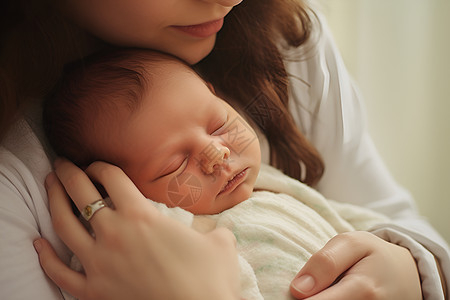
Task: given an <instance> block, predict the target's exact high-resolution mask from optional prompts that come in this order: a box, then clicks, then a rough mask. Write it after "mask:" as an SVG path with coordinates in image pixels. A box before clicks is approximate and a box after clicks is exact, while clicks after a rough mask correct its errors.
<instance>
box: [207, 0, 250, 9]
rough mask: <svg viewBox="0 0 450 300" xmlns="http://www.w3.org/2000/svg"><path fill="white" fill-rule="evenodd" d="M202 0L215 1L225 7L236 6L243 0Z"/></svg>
mask: <svg viewBox="0 0 450 300" xmlns="http://www.w3.org/2000/svg"><path fill="white" fill-rule="evenodd" d="M202 1H204V2H211V3H217V4H220V5H222V6H225V7H232V6H236V5H238V4H239V3H241V2H242V1H243V0H202Z"/></svg>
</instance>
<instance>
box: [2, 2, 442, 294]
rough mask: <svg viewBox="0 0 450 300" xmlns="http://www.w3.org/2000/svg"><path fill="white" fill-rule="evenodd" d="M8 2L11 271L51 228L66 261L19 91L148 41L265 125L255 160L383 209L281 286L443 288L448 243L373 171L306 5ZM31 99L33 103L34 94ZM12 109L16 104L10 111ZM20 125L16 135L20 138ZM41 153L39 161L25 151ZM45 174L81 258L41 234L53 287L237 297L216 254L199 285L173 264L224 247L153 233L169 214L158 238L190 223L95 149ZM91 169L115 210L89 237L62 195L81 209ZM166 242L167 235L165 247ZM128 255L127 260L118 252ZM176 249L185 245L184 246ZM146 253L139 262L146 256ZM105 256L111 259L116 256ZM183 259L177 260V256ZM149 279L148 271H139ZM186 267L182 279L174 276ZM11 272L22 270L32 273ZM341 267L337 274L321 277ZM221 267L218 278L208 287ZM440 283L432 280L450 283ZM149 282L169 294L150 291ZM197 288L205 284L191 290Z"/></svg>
mask: <svg viewBox="0 0 450 300" xmlns="http://www.w3.org/2000/svg"><path fill="white" fill-rule="evenodd" d="M10 2H11V3H10V4H9V6H8V7H7V9H5V10H2V11H4V12H6V13H8V14H7V15H14V16H15V18H14V19H12V20H10V21H9V22H8V20H6V21H4V23H5V25H4V26H3V27H4V28H5V30H3V32H2V39H4V40H5V43H2V44H4V45H5V46H4V47H3V49H2V77H1V78H2V84H3V85H4V86H5V88H2V93H3V95H2V105H4V107H5V109H2V113H3V115H2V119H1V121H2V125H1V128H2V129H1V133H2V134H3V136H4V138H3V141H2V145H3V149H4V153H2V174H4V175H3V176H4V177H2V188H1V191H2V199H1V201H2V202H1V203H2V204H1V205H2V211H1V213H2V215H1V224H0V225H1V226H2V230H3V231H4V233H2V236H6V237H8V239H11V240H10V241H9V240H8V241H7V244H6V245H4V244H3V243H2V246H1V249H0V251H1V252H0V253H1V259H2V261H1V262H2V264H1V266H0V267H1V269H2V270H8V271H9V270H15V271H17V272H20V273H19V274H20V275H23V274H31V273H27V272H32V274H37V271H36V258H35V257H34V256H32V255H31V253H28V252H27V253H26V254H22V253H24V252H23V251H25V250H23V249H26V251H29V250H30V243H31V242H30V241H31V240H33V239H35V238H37V237H38V236H39V235H40V236H42V237H44V238H46V239H48V240H50V241H51V243H52V246H53V247H54V248H55V250H57V252H58V254H59V256H60V257H61V258H62V260H63V261H64V260H65V259H66V257H67V255H68V251H67V249H64V247H63V246H62V244H61V242H60V241H59V239H58V238H57V237H56V236H55V235H54V232H53V230H51V229H50V228H51V227H50V225H49V222H50V218H49V215H48V212H47V208H46V204H45V203H46V199H45V193H44V189H43V188H42V183H43V181H44V177H45V174H46V173H47V172H48V171H49V170H50V167H49V164H48V160H47V159H46V153H45V151H44V150H43V148H42V146H41V143H40V141H43V139H42V138H40V135H39V132H40V123H39V119H38V117H36V116H33V107H32V105H30V104H29V103H30V102H31V101H27V102H25V100H27V99H28V100H29V99H34V100H35V99H41V98H43V97H45V95H46V94H47V93H48V92H49V91H50V90H51V89H52V87H53V86H54V84H55V82H56V80H57V78H58V76H59V74H60V72H61V67H62V65H63V64H64V63H65V62H67V61H70V60H73V59H75V58H79V57H80V56H84V55H86V54H88V53H90V52H93V51H96V50H98V49H99V48H102V47H107V44H109V45H115V46H127V47H129V46H131V47H145V48H153V49H156V50H160V51H164V52H168V53H170V54H172V55H176V56H178V57H180V58H181V59H183V60H185V61H186V62H188V63H190V64H195V65H196V67H197V68H198V70H199V71H200V72H202V73H203V75H204V76H206V77H207V78H208V80H210V81H211V82H212V83H213V85H214V86H215V87H216V88H217V89H218V93H221V94H222V96H223V97H224V98H226V99H227V100H228V101H229V102H230V103H232V104H233V105H234V106H235V107H238V108H240V109H242V110H243V111H244V113H246V114H247V116H248V118H249V119H250V120H252V121H253V123H254V124H255V127H257V129H259V130H260V131H261V134H260V135H261V137H262V138H263V140H265V141H266V143H265V144H264V145H265V150H264V152H265V161H266V162H269V161H270V162H271V164H273V165H275V166H276V167H278V168H280V169H281V170H283V171H284V172H285V173H287V174H288V175H290V176H291V177H295V178H298V179H300V180H302V181H303V182H305V183H308V184H310V185H313V186H315V187H316V188H317V189H318V190H319V191H320V192H322V193H323V194H324V195H325V196H327V197H328V198H332V199H335V200H339V201H344V202H350V203H355V204H359V205H362V206H366V207H370V208H372V209H375V210H377V211H379V212H382V213H384V214H386V215H388V216H389V217H391V218H392V219H393V220H394V224H395V225H389V226H388V225H386V226H379V227H378V228H374V229H373V231H372V233H361V232H358V233H352V234H345V235H340V236H337V237H336V238H334V239H332V240H331V241H330V242H329V243H328V244H327V245H326V246H325V247H324V248H323V249H322V250H321V251H319V252H318V253H317V254H316V255H314V256H313V257H312V258H311V259H310V261H309V262H308V263H307V264H306V265H305V266H304V268H302V270H300V272H299V274H298V276H297V277H296V278H295V279H293V282H292V285H291V292H292V294H293V295H294V296H295V297H297V298H303V297H308V296H310V295H313V294H316V296H315V297H317V298H316V299H330V298H333V299H341V298H342V299H349V298H351V299H366V298H367V295H371V296H375V297H382V298H386V299H400V298H404V299H420V298H421V297H422V293H423V296H424V297H425V298H426V299H433V298H436V299H439V298H442V297H443V288H442V287H441V281H440V280H441V278H442V279H443V278H444V276H442V277H441V276H440V275H439V267H442V270H443V271H444V275H447V277H448V276H450V274H449V252H448V248H447V245H446V244H445V242H444V241H442V240H441V238H440V237H439V236H438V234H437V233H436V232H435V231H434V230H433V229H432V228H431V227H430V226H429V225H428V224H427V223H426V222H424V221H423V220H421V219H420V217H419V216H418V215H417V213H416V211H415V209H414V206H413V203H412V200H411V198H410V196H409V195H408V194H407V193H406V192H404V191H403V190H402V189H401V188H400V187H398V186H397V184H396V183H395V182H394V181H393V179H392V178H391V177H390V175H389V174H388V172H387V171H386V170H385V167H384V165H383V164H382V162H381V161H380V159H379V157H378V154H377V153H376V151H375V149H374V147H373V145H372V143H371V141H370V138H369V137H368V135H367V132H366V131H365V129H364V127H363V126H360V125H361V124H362V123H363V122H364V116H363V114H362V109H361V105H360V101H359V99H358V95H357V94H356V93H355V90H354V88H353V86H352V83H351V81H350V79H349V78H348V75H347V73H346V71H345V68H344V67H343V64H342V61H341V59H340V57H339V55H338V53H337V50H336V49H335V46H334V44H333V42H332V40H331V38H330V36H329V32H328V29H327V27H326V26H325V25H324V23H323V20H322V19H321V18H317V17H316V16H315V15H314V13H312V12H311V11H310V9H309V8H308V7H307V5H306V4H305V3H303V2H301V1H294V0H285V1H281V0H276V1H275V0H258V1H256V0H245V1H244V2H243V3H241V4H239V2H240V1H238V0H204V1H200V0H198V1H194V0H170V1H157V0H148V1H145V2H142V1H137V0H136V1H135V0H133V1H129V0H128V1H119V0H116V1H113V0H90V1H88V0H78V1H74V0H68V1H66V2H64V3H62V4H61V3H58V4H55V3H53V2H56V1H51V0H47V1H45V3H43V1H31V0H29V1H25V0H23V1H16V2H14V3H12V1H10ZM21 4H22V5H21ZM238 4H239V5H238ZM219 30H220V32H219ZM218 32H219V33H218ZM100 41H101V42H100ZM42 74H46V76H42ZM224 91H227V93H225V92H224ZM3 99H6V101H3ZM288 101H289V102H288ZM33 104H36V101H34V102H33ZM37 104H38V103H37ZM22 106H23V107H25V108H24V109H22ZM36 107H37V108H36ZM34 108H35V110H39V105H34ZM20 109H22V110H20ZM18 111H22V112H23V113H22V114H23V115H24V116H25V117H24V118H19V121H17V122H15V123H14V124H13V120H14V117H16V116H17V112H18ZM16 119H17V117H16ZM27 126H31V128H32V129H31V128H29V127H27ZM23 133H27V136H26V137H23ZM264 145H263V147H264ZM47 153H49V151H47ZM37 157H40V158H42V159H43V160H42V161H43V162H42V163H40V164H39V163H37V159H36V158H37ZM263 159H264V156H263ZM55 173H56V175H57V178H58V179H59V180H56V177H55V175H54V174H53V173H52V174H51V175H49V176H48V177H47V181H46V182H47V192H48V196H49V202H50V209H51V211H52V212H53V215H54V216H60V217H57V218H56V217H54V218H53V220H52V221H53V223H54V226H55V230H56V232H57V234H58V235H59V237H60V238H61V239H62V240H63V241H64V243H65V244H66V245H67V246H68V247H69V248H70V249H71V250H72V251H73V252H74V253H75V254H76V255H77V256H78V257H80V260H81V262H82V263H83V265H84V267H85V270H86V275H80V274H78V273H74V272H72V271H70V270H68V269H67V268H65V267H64V265H63V264H62V262H61V261H60V260H58V259H56V258H55V256H53V255H52V254H51V253H52V252H51V250H50V249H51V248H49V245H48V244H47V243H46V242H45V241H44V240H38V241H37V249H38V250H39V251H38V252H39V254H40V259H41V263H42V266H43V268H44V269H45V271H46V272H47V274H48V275H49V276H50V278H52V279H53V281H54V282H55V283H56V284H57V285H59V286H60V287H61V288H63V289H66V290H68V291H69V292H71V293H72V294H74V295H75V296H78V297H80V298H86V299H91V298H105V299H116V298H117V299H121V297H122V298H123V296H122V295H123V294H121V293H125V295H133V294H134V295H135V297H133V299H140V298H141V297H142V298H145V297H148V295H153V296H155V298H156V297H157V296H161V297H163V296H164V297H163V298H171V299H177V296H179V295H180V294H181V295H183V296H184V297H186V298H189V297H192V299H201V298H208V297H209V298H214V299H216V298H217V297H216V296H211V295H213V294H214V293H218V291H227V292H226V293H219V294H221V295H222V296H223V297H224V299H225V298H233V297H235V295H236V292H235V288H234V286H235V283H234V282H233V281H232V280H220V278H219V277H218V276H219V275H217V274H219V273H222V272H221V271H217V270H220V268H221V267H223V265H222V266H211V265H214V264H211V263H208V264H207V265H208V267H209V268H210V270H209V271H211V270H215V271H211V272H212V273H211V274H215V275H217V276H210V279H211V278H214V280H210V282H208V283H206V284H204V285H202V289H200V286H199V285H198V282H197V285H196V284H195V282H196V281H195V280H192V278H195V277H192V276H190V277H189V276H182V275H186V273H177V270H178V271H179V270H180V269H182V270H189V271H190V270H191V269H192V270H196V269H199V268H196V267H194V266H196V265H197V264H195V263H194V262H198V261H199V260H200V259H195V254H197V255H198V256H200V257H202V256H203V254H202V255H199V253H203V251H205V252H206V250H207V249H208V248H209V249H210V250H218V249H219V248H220V247H213V246H211V247H205V248H206V250H204V249H203V248H202V249H199V248H192V246H191V247H189V246H190V245H189V244H188V243H187V242H184V240H183V239H181V238H180V239H179V240H177V239H175V238H171V239H169V238H164V237H165V236H167V235H166V234H167V231H168V229H167V228H172V229H173V230H172V231H170V232H171V233H172V234H173V235H169V237H173V236H181V235H183V234H185V235H194V234H193V233H191V232H190V231H189V230H188V229H186V228H183V229H181V228H178V227H176V226H173V227H170V226H166V224H167V223H170V222H169V221H168V220H166V219H165V218H164V217H162V216H158V215H157V214H156V213H154V212H153V213H152V210H151V208H148V207H145V206H142V205H143V203H142V202H141V201H140V200H141V198H142V195H141V194H140V193H139V192H138V191H137V190H136V188H135V187H134V186H133V185H132V184H131V183H130V182H129V180H128V179H127V178H125V177H124V175H123V173H122V172H121V171H120V170H117V169H116V168H114V167H113V166H111V165H108V164H105V163H94V164H93V165H91V166H90V167H89V168H88V169H87V170H86V173H83V172H81V171H80V170H79V169H78V168H76V167H75V166H73V165H72V164H71V163H69V162H67V161H64V160H58V161H57V163H56V164H55ZM88 176H89V177H88ZM89 178H91V179H92V180H95V181H98V182H99V183H101V184H102V185H103V186H104V187H105V188H106V190H107V191H108V194H109V195H110V197H111V198H112V200H113V202H114V204H115V206H116V209H115V210H112V209H109V208H107V209H101V210H99V211H98V212H97V213H96V214H95V216H94V217H93V218H92V220H91V224H92V226H93V227H94V231H95V233H96V239H92V238H91V237H89V236H87V235H86V232H85V231H84V229H83V228H82V227H81V225H80V224H79V223H78V222H77V220H76V219H75V218H74V217H73V216H72V215H71V213H70V209H69V204H68V202H67V199H68V197H70V198H71V199H72V200H73V201H74V203H75V204H76V205H77V207H78V209H80V210H82V209H84V208H85V207H86V206H87V205H88V204H90V203H92V202H93V201H95V200H96V199H98V198H101V197H100V193H99V192H98V191H97V189H96V188H95V187H94V186H93V185H92V183H91V181H90V180H88V179H89ZM63 187H64V188H63ZM3 191H5V193H3ZM6 192H8V194H6ZM66 193H67V194H66ZM11 207H13V208H14V209H11ZM26 216H27V217H28V218H26ZM136 220H139V221H141V222H137V221H136ZM3 225H4V226H3ZM107 225H108V226H107ZM143 225H145V226H143ZM165 226H166V227H165ZM177 232H178V233H179V234H177ZM13 233H14V234H13ZM131 233H133V234H131ZM187 233H189V234H187ZM221 234H223V233H219V234H218V235H221ZM195 236H196V235H195ZM150 237H152V238H153V240H152V239H151V238H150ZM196 237H197V238H198V239H200V240H202V239H203V240H204V242H203V244H206V245H215V243H214V241H216V239H215V238H211V237H210V236H206V237H204V236H196ZM80 239H81V240H82V241H83V242H80ZM211 240H212V241H213V242H211ZM224 240H225V241H228V242H226V245H228V247H225V249H228V250H226V251H224V252H225V253H227V255H228V256H227V257H229V261H231V262H233V259H232V256H233V255H232V252H233V251H232V250H230V249H232V247H231V246H230V243H231V244H232V239H231V238H229V236H228V237H227V234H225V238H223V239H222V243H223V241H224ZM173 241H176V245H171V242H173ZM23 243H27V244H23ZM219 244H220V243H219ZM155 245H160V246H161V248H159V246H158V247H156V246H155ZM185 247H187V248H185ZM140 249H141V250H142V251H139V250H140ZM168 249H171V251H174V252H171V251H168ZM180 249H189V250H186V253H183V254H180V253H179V252H177V251H175V250H179V251H181V250H180ZM427 249H429V250H431V252H430V251H429V250H427ZM19 250H20V251H21V252H19ZM144 250H145V251H144ZM408 250H409V251H408ZM183 251H184V250H183ZM183 251H181V252H183ZM212 252H213V251H210V252H208V253H209V254H211V253H212ZM10 253H20V255H19V254H18V255H15V256H14V255H13V256H11V255H10ZM165 253H169V254H170V255H168V256H169V257H170V258H173V261H175V262H176V263H175V264H170V263H169V262H168V261H172V259H171V260H168V259H162V258H161V259H158V258H160V257H165ZM150 254H152V255H150ZM198 256H197V257H198ZM6 257H8V259H6ZM24 257H26V258H27V259H28V261H26V260H24V259H23V258H24ZM103 257H108V259H107V260H103V259H102V258H103ZM124 257H125V258H126V259H125V260H124ZM132 257H133V258H135V259H133V260H130V258H132ZM180 257H188V258H189V259H188V260H186V259H184V260H180ZM205 257H206V258H208V257H209V258H211V257H213V255H210V256H208V255H205ZM435 257H436V258H437V260H438V262H439V263H436V262H435ZM113 258H114V259H113ZM144 260H145V262H146V263H142V261H144ZM107 261H113V262H114V265H110V264H107V263H106V262H107ZM205 261H207V262H211V261H212V259H209V260H208V259H205ZM150 262H154V265H153V266H152V268H149V267H148V264H147V263H150ZM156 262H158V264H156ZM416 262H417V264H416ZM19 264H20V266H22V267H21V268H19V267H18V265H19ZM155 264H156V265H155ZM183 264H187V265H184V266H183V267H180V266H182V265H183ZM226 265H227V266H230V268H229V269H228V272H225V271H224V274H223V276H225V277H226V278H228V279H230V278H232V277H233V276H232V275H230V274H233V265H234V264H233V263H230V264H226ZM125 266H126V268H125ZM144 266H145V267H144ZM168 266H169V267H168ZM170 266H172V267H173V268H170ZM26 268H28V269H29V270H28V269H26ZM161 269H164V270H166V271H164V272H163V274H165V276H161V277H159V276H155V274H160V273H161V272H157V271H156V270H161ZM119 270H120V271H119ZM174 270H175V271H174ZM3 272H4V271H3ZM152 272H153V273H152ZM204 272H206V270H205V269H201V268H200V270H198V271H197V272H196V273H194V274H198V276H201V275H202V274H205V273H204ZM188 273H189V272H188ZM10 274H11V273H8V276H11V275H10ZM234 274H236V273H234ZM419 274H420V277H419ZM8 276H7V275H6V274H5V275H4V274H2V292H3V291H5V292H6V293H8V294H7V295H8V296H9V295H14V294H16V295H17V293H18V292H17V291H14V290H13V289H14V288H15V287H17V285H14V284H12V283H11V282H9V280H8V278H10V277H8ZM39 276H41V277H40V278H41V281H38V283H39V284H42V285H44V288H45V289H47V290H48V291H50V292H49V293H50V294H46V295H52V294H51V293H53V297H54V298H56V297H57V295H56V293H58V290H57V289H55V286H54V285H52V284H50V283H47V282H46V283H44V281H43V279H42V278H43V277H42V274H40V275H39ZM180 276H181V277H180ZM156 277H158V278H157V279H158V280H157V281H154V282H152V283H154V285H149V284H148V282H151V281H152V280H155V278H156ZM186 277H189V278H188V279H190V280H188V279H184V281H183V280H182V278H186ZM21 278H23V279H24V282H25V281H26V279H27V278H30V276H23V277H21ZM337 278H340V280H339V282H337V283H336V284H334V285H333V283H334V282H335V280H336V279H337ZM159 280H160V281H159ZM30 281H31V280H30ZM211 281H212V282H214V283H215V284H213V283H211ZM218 281H225V282H227V285H225V286H218V284H217V282H218ZM34 282H36V281H34ZM442 282H443V284H442V285H443V286H446V285H448V283H446V282H444V280H443V281H442ZM173 285H176V286H175V287H173ZM4 286H5V289H4V288H3V287H4ZM32 290H33V289H32ZM35 291H37V292H42V287H41V286H39V288H38V287H36V290H35ZM161 291H164V292H165V293H173V294H161V293H162V292H161ZM204 291H206V292H205V293H206V294H202V295H199V294H195V293H200V292H202V293H203V292H204ZM16 292H17V293H16ZM21 292H24V291H21ZM24 293H25V292H24ZM208 293H209V294H208ZM33 295H36V292H33ZM330 295H331V296H330ZM196 297H197V298H196ZM11 298H12V296H11ZM47 299H51V298H49V297H47Z"/></svg>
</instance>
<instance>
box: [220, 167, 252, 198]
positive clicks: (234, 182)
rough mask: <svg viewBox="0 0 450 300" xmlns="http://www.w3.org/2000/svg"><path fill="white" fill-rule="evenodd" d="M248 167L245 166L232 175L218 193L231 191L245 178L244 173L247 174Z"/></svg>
mask: <svg viewBox="0 0 450 300" xmlns="http://www.w3.org/2000/svg"><path fill="white" fill-rule="evenodd" d="M247 170H248V168H245V169H244V170H242V171H241V172H239V173H237V174H236V175H234V176H233V177H232V178H231V179H230V180H228V182H227V183H226V184H225V185H224V186H223V187H222V189H221V190H220V192H219V194H218V195H221V194H224V193H227V192H232V191H233V190H234V189H235V188H236V187H237V186H238V185H239V184H241V183H242V181H244V179H245V175H246V174H247Z"/></svg>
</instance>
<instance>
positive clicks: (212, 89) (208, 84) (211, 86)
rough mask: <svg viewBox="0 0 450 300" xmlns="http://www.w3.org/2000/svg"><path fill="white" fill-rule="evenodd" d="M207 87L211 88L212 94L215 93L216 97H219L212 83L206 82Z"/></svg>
mask: <svg viewBox="0 0 450 300" xmlns="http://www.w3.org/2000/svg"><path fill="white" fill-rule="evenodd" d="M206 86H207V87H208V88H209V90H210V91H211V93H213V94H214V95H216V96H217V94H216V90H215V89H214V86H213V85H212V83H211V82H208V81H207V82H206Z"/></svg>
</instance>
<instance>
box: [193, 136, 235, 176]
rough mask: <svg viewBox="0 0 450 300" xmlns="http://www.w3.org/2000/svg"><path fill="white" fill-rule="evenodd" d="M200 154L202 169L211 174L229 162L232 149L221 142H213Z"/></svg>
mask: <svg viewBox="0 0 450 300" xmlns="http://www.w3.org/2000/svg"><path fill="white" fill-rule="evenodd" d="M200 155H201V156H202V157H201V160H200V162H201V163H200V165H201V168H202V171H203V172H204V173H205V174H208V175H209V174H212V173H213V172H214V171H215V170H217V169H219V168H220V167H221V166H223V165H224V164H225V163H227V159H228V157H230V149H228V148H227V147H225V146H224V145H221V144H216V143H211V144H209V145H208V147H207V148H206V149H205V150H204V151H202V153H201V154H200Z"/></svg>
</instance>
